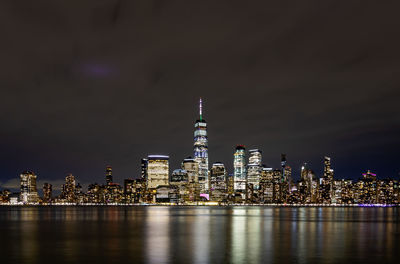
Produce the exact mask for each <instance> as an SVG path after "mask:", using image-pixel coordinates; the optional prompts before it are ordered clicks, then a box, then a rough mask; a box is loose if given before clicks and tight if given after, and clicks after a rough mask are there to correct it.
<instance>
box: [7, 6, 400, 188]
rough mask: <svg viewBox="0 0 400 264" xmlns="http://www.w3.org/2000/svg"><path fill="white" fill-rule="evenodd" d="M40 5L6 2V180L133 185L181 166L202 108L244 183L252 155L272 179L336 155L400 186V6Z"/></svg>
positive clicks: (344, 168) (346, 165)
mask: <svg viewBox="0 0 400 264" xmlns="http://www.w3.org/2000/svg"><path fill="white" fill-rule="evenodd" d="M25 2H26V3H25V6H28V8H29V10H30V12H27V11H26V10H25V9H24V8H23V7H22V6H24V5H23V4H22V5H18V4H17V3H13V2H12V1H6V2H3V3H1V5H2V8H1V10H3V13H2V16H1V17H2V19H3V20H4V24H5V25H8V26H7V27H6V28H4V29H3V32H4V34H3V35H4V38H5V39H7V41H4V42H2V43H0V48H1V50H4V51H7V52H4V54H3V57H2V60H1V61H0V68H1V71H0V87H1V92H0V93H1V96H2V98H4V99H5V100H4V101H3V103H2V104H1V106H0V110H1V111H0V113H1V114H0V123H1V124H2V129H1V131H0V137H1V139H2V140H1V142H0V149H1V151H0V166H1V168H2V171H1V173H0V182H2V183H3V184H4V183H6V182H7V181H9V180H11V179H13V178H15V177H16V176H18V173H19V172H21V171H23V170H25V169H26V168H30V169H32V170H34V171H36V172H37V173H38V174H39V175H41V176H42V177H43V178H45V179H46V180H57V179H58V178H59V177H62V176H63V175H65V174H67V173H69V172H74V174H76V175H78V177H80V178H82V180H83V181H84V182H92V181H95V180H96V179H97V178H98V177H99V175H102V173H103V167H104V166H106V165H108V164H112V165H113V167H114V174H115V178H116V179H117V180H118V181H119V182H121V181H122V180H123V179H124V178H126V177H138V175H133V173H136V172H137V171H138V170H139V169H140V165H138V162H137V160H140V159H141V158H142V157H144V156H146V155H147V154H148V153H165V154H166V155H169V156H170V157H171V164H172V167H178V165H179V163H180V161H181V157H186V156H189V155H192V152H191V151H189V150H191V149H192V148H191V147H192V143H193V142H192V132H193V131H192V127H191V126H188V124H192V122H193V116H195V115H197V111H198V110H197V109H194V108H193V104H195V103H196V102H197V100H198V98H199V97H200V96H201V97H202V98H203V99H204V101H205V106H206V109H207V121H208V122H209V123H210V124H212V125H210V126H209V128H208V133H209V136H210V139H209V145H210V153H213V154H212V155H210V157H209V160H210V163H212V162H215V161H221V162H223V163H224V164H226V166H227V169H228V170H229V171H232V169H233V167H232V166H233V165H232V164H231V162H230V155H231V152H232V148H234V146H236V145H238V144H243V145H246V147H247V148H249V149H250V148H259V149H261V150H262V151H263V156H264V160H265V161H267V162H268V164H267V165H269V166H271V167H276V166H279V162H280V158H279V155H280V153H286V154H287V155H288V161H289V162H290V163H291V165H292V167H293V169H294V170H295V171H297V172H299V170H300V168H301V166H302V164H303V163H304V162H307V163H308V164H310V166H312V167H313V168H315V169H314V170H315V171H316V172H322V170H323V167H322V165H321V164H320V163H321V162H320V161H321V158H322V157H323V156H325V155H327V156H330V157H332V158H333V159H334V164H335V168H336V173H337V174H338V175H340V176H341V177H344V178H353V179H355V178H357V177H359V173H360V171H365V170H367V169H371V170H373V171H375V172H377V173H378V175H380V176H383V177H389V176H390V177H395V176H398V173H399V168H398V165H397V164H399V160H398V159H399V156H400V155H399V151H398V150H399V149H400V139H399V137H398V135H399V133H400V119H399V118H400V109H399V108H398V107H397V98H399V96H400V90H399V89H398V86H399V84H400V79H399V77H398V76H397V74H396V72H397V71H398V68H399V67H398V62H399V61H400V53H399V51H398V46H399V44H400V43H399V40H398V38H397V35H396V34H393V33H392V32H396V30H397V28H398V26H399V21H398V19H397V14H396V13H395V10H396V8H388V6H386V5H382V6H374V5H363V7H362V8H359V4H358V3H348V4H347V5H346V6H345V7H342V8H338V6H336V3H334V2H324V3H321V2H320V1H311V2H307V3H301V4H299V3H296V4H294V5H290V4H289V5H288V4H286V3H281V2H259V3H253V4H252V5H243V4H237V3H229V4H224V3H220V2H218V3H216V2H215V1H210V2H207V1H203V2H202V3H201V4H200V3H185V4H179V3H177V2H172V3H165V4H161V3H157V2H154V1H150V2H146V3H136V2H131V3H125V4H123V5H120V4H118V3H114V2H112V1H105V2H104V3H96V2H95V1H94V2H93V5H96V8H92V5H91V4H87V5H85V4H84V3H78V2H71V1H68V2H65V3H58V4H54V5H53V4H49V5H48V4H46V1H44V2H41V3H35V4H32V3H30V2H29V1H25ZM117 2H118V1H117ZM316 7H318V8H316ZM221 10H223V12H221ZM188 13H190V14H191V16H190V19H189V18H188V17H187V14H188ZM250 14H251V15H250ZM204 17H208V19H207V20H204ZM238 18H240V19H238ZM181 21H185V23H182V22H181ZM239 21H240V22H239ZM210 29H212V30H210ZM233 40H234V41H233Z"/></svg>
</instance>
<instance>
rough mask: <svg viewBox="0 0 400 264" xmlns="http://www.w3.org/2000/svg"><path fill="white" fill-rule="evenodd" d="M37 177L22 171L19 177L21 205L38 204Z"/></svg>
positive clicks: (29, 172)
mask: <svg viewBox="0 0 400 264" xmlns="http://www.w3.org/2000/svg"><path fill="white" fill-rule="evenodd" d="M36 178H37V176H36V175H35V174H34V173H33V172H31V171H24V172H23V173H21V175H20V179H21V194H20V200H21V202H23V203H37V202H39V195H38V193H37V187H36Z"/></svg>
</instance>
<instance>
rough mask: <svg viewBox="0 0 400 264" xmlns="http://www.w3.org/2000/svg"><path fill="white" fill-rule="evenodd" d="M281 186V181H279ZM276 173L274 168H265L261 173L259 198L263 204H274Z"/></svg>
mask: <svg viewBox="0 0 400 264" xmlns="http://www.w3.org/2000/svg"><path fill="white" fill-rule="evenodd" d="M278 184H279V180H278ZM274 185H275V183H274V173H273V169H272V168H267V167H263V168H262V171H261V179H260V189H259V194H260V195H259V196H260V202H262V203H273V202H274Z"/></svg>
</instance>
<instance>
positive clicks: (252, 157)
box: [247, 149, 262, 191]
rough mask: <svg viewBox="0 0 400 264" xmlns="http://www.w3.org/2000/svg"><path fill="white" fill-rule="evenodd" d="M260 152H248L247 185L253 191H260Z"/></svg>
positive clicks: (254, 150) (256, 150)
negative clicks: (250, 186)
mask: <svg viewBox="0 0 400 264" xmlns="http://www.w3.org/2000/svg"><path fill="white" fill-rule="evenodd" d="M261 172H262V166H261V150H258V149H251V150H249V164H248V165H247V184H251V185H252V188H253V190H255V191H258V190H259V189H260V180H261Z"/></svg>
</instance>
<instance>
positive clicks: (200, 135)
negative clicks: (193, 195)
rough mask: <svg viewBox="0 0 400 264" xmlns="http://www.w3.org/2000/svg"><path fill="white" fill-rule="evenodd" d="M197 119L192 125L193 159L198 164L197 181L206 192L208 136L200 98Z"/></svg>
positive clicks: (207, 187)
mask: <svg viewBox="0 0 400 264" xmlns="http://www.w3.org/2000/svg"><path fill="white" fill-rule="evenodd" d="M199 110H200V111H199V112H200V115H199V119H198V120H197V121H196V123H195V125H194V127H195V131H194V146H193V150H194V160H195V161H196V162H197V163H198V164H199V174H198V177H199V178H198V182H199V184H200V189H201V191H202V192H207V191H208V189H209V186H208V138H207V122H206V120H204V119H203V105H202V101H201V98H200V104H199Z"/></svg>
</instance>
